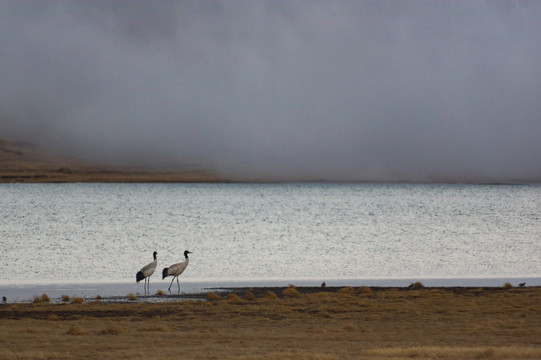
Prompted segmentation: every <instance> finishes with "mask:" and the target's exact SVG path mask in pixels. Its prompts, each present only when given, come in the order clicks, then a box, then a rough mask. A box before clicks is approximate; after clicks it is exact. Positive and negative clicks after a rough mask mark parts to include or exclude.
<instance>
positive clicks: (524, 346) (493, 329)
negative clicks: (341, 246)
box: [0, 287, 541, 359]
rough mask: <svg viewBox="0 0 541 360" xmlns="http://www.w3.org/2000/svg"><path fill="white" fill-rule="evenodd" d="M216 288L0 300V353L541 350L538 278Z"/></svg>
mask: <svg viewBox="0 0 541 360" xmlns="http://www.w3.org/2000/svg"><path fill="white" fill-rule="evenodd" d="M213 294H216V295H217V296H214V295H212V296H211V294H207V293H199V294H197V297H196V298H195V299H192V300H181V299H169V300H170V301H166V302H157V303H155V302H141V301H138V300H131V301H128V302H126V301H123V302H108V301H103V300H91V301H89V300H85V301H83V302H82V303H72V302H73V299H69V300H68V301H65V302H63V303H47V302H41V303H17V304H6V305H0V344H1V346H0V358H2V359H36V358H37V359H39V358H43V359H75V358H77V359H87V358H88V359H90V358H98V357H99V358H101V359H143V358H152V359H165V358H178V359H213V358H214V359H359V358H363V359H406V358H408V359H410V358H418V359H423V358H426V359H431V358H451V359H479V358H506V359H536V358H537V359H538V358H541V337H540V336H539V334H541V302H540V301H539V299H540V297H541V288H539V287H525V288H517V287H513V288H508V289H506V288H503V287H493V288H464V287H453V288H451V287H450V288H419V289H410V288H407V287H401V288H390V287H357V288H353V287H344V288H340V287H326V288H323V289H322V288H318V287H299V288H284V287H272V288H268V287H258V288H253V289H248V288H234V289H223V291H222V292H215V293H213ZM209 299H213V300H209ZM75 302H77V301H75Z"/></svg>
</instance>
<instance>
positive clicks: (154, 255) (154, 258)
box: [152, 251, 158, 260]
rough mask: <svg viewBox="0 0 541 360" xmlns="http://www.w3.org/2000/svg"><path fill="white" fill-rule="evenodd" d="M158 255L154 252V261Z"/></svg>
mask: <svg viewBox="0 0 541 360" xmlns="http://www.w3.org/2000/svg"><path fill="white" fill-rule="evenodd" d="M157 255H158V253H157V252H156V251H154V253H153V254H152V256H154V260H156V256H157Z"/></svg>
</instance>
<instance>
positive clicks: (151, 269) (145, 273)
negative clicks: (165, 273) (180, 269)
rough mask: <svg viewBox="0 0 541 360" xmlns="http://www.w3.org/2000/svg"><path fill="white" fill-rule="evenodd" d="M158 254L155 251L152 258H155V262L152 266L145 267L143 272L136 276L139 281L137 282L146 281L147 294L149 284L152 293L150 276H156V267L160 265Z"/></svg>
mask: <svg viewBox="0 0 541 360" xmlns="http://www.w3.org/2000/svg"><path fill="white" fill-rule="evenodd" d="M157 255H158V253H157V252H156V251H154V253H153V254H152V256H154V261H153V262H151V263H150V264H147V265H145V266H143V268H142V269H141V270H139V272H138V273H137V274H136V275H135V278H136V279H137V282H139V281H141V280H143V279H145V293H146V292H147V283H148V292H150V276H151V275H152V274H154V270H156V265H158V258H157Z"/></svg>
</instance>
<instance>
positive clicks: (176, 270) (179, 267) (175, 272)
mask: <svg viewBox="0 0 541 360" xmlns="http://www.w3.org/2000/svg"><path fill="white" fill-rule="evenodd" d="M191 253H192V252H191V251H188V250H185V251H184V261H183V262H181V263H178V264H173V265H171V266H169V267H166V268H163V271H162V280H163V279H165V278H166V277H168V276H172V277H173V278H172V279H171V283H170V284H169V289H168V290H169V292H171V285H173V280H175V278H177V286H178V292H179V293H180V284H179V282H178V276H179V275H180V274H182V272H183V271H184V270H185V269H186V267H187V266H188V264H189V263H190V258H189V257H188V254H191Z"/></svg>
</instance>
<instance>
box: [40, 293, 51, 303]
mask: <svg viewBox="0 0 541 360" xmlns="http://www.w3.org/2000/svg"><path fill="white" fill-rule="evenodd" d="M41 301H43V302H49V301H51V299H50V298H49V295H47V294H43V295H41Z"/></svg>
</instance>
